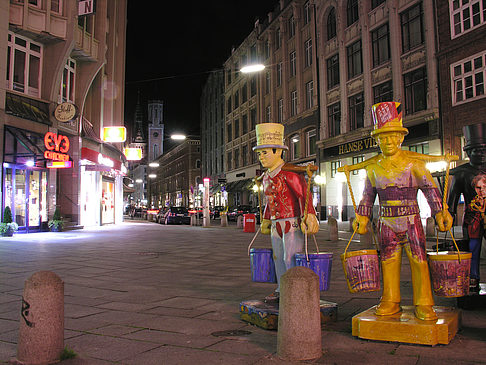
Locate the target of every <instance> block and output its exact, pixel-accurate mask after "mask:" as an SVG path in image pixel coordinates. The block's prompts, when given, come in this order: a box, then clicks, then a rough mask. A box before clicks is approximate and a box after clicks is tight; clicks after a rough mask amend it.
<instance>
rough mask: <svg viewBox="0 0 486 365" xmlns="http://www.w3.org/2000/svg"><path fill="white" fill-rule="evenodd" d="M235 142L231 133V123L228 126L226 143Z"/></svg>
mask: <svg viewBox="0 0 486 365" xmlns="http://www.w3.org/2000/svg"><path fill="white" fill-rule="evenodd" d="M232 140H233V133H232V131H231V123H230V124H227V125H226V141H227V142H228V143H229V142H231V141H232Z"/></svg>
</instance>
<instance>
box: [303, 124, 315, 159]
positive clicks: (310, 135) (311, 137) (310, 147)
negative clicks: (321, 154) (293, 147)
mask: <svg viewBox="0 0 486 365" xmlns="http://www.w3.org/2000/svg"><path fill="white" fill-rule="evenodd" d="M306 137H307V138H306V139H307V156H312V155H315V154H316V144H317V135H316V130H315V129H312V130H310V131H308V132H307V133H306Z"/></svg>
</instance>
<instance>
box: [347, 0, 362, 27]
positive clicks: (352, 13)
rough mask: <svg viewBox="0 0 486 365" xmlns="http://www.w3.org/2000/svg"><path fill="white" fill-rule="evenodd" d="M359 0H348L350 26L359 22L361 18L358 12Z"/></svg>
mask: <svg viewBox="0 0 486 365" xmlns="http://www.w3.org/2000/svg"><path fill="white" fill-rule="evenodd" d="M358 10H359V8H358V0H348V4H347V6H346V15H347V20H348V24H347V25H348V27H349V26H350V25H351V24H353V23H355V22H357V21H358V19H359V13H358Z"/></svg>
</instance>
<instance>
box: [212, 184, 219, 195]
mask: <svg viewBox="0 0 486 365" xmlns="http://www.w3.org/2000/svg"><path fill="white" fill-rule="evenodd" d="M220 187H221V185H220V184H214V185H213V186H210V187H209V192H210V193H212V194H214V193H217V192H218V191H219V189H220Z"/></svg>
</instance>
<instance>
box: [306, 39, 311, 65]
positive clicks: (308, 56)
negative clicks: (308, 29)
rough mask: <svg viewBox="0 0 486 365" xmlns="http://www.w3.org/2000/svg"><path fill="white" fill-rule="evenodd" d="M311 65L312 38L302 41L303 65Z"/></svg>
mask: <svg viewBox="0 0 486 365" xmlns="http://www.w3.org/2000/svg"><path fill="white" fill-rule="evenodd" d="M310 65H312V39H311V38H309V39H308V40H306V41H305V42H304V67H309V66H310Z"/></svg>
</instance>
